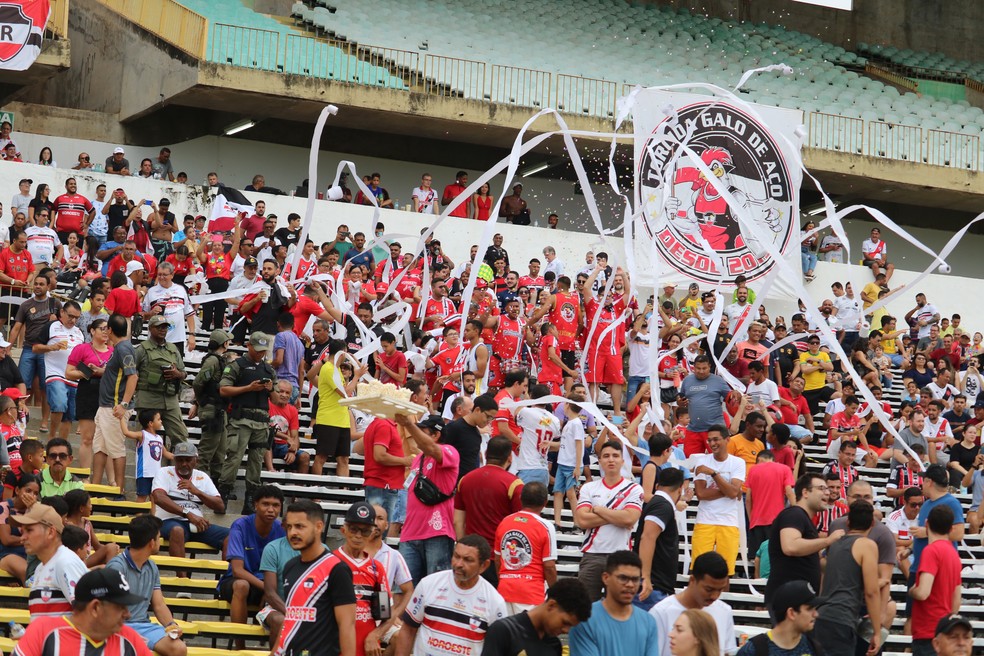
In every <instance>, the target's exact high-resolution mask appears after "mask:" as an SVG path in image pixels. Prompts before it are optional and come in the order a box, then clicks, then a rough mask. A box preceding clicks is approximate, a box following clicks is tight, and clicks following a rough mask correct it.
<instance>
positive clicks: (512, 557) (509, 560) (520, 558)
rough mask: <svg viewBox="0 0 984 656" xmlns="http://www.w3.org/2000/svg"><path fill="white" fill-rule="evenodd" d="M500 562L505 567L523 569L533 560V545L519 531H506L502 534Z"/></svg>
mask: <svg viewBox="0 0 984 656" xmlns="http://www.w3.org/2000/svg"><path fill="white" fill-rule="evenodd" d="M500 551H501V552H502V564H503V565H505V567H506V569H511V570H516V569H523V568H524V567H526V566H527V565H529V564H530V563H531V562H533V547H532V546H531V545H530V540H529V538H527V537H526V535H525V534H523V533H522V532H521V531H506V534H505V535H503V536H502V547H501V549H500Z"/></svg>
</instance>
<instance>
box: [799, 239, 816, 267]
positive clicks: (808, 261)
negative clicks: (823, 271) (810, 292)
mask: <svg viewBox="0 0 984 656" xmlns="http://www.w3.org/2000/svg"><path fill="white" fill-rule="evenodd" d="M800 259H802V260H803V273H806V272H807V271H813V270H814V269H816V268H817V254H816V253H814V252H813V251H811V250H810V249H809V248H807V247H806V246H800Z"/></svg>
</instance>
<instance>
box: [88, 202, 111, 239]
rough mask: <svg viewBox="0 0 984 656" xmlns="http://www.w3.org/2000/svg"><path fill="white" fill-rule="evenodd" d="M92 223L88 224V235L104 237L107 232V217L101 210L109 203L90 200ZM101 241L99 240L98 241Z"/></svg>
mask: <svg viewBox="0 0 984 656" xmlns="http://www.w3.org/2000/svg"><path fill="white" fill-rule="evenodd" d="M89 202H91V203H92V210H93V216H92V223H90V224H89V234H90V235H92V236H94V237H106V236H108V235H107V233H108V232H109V217H108V216H107V215H105V214H103V208H104V207H106V203H107V202H109V201H105V200H96V199H92V200H91V201H89ZM100 241H101V240H100Z"/></svg>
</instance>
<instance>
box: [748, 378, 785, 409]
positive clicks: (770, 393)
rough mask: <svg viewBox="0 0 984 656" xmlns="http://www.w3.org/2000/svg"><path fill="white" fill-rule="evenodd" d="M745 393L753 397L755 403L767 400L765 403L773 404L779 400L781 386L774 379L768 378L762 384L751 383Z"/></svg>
mask: <svg viewBox="0 0 984 656" xmlns="http://www.w3.org/2000/svg"><path fill="white" fill-rule="evenodd" d="M745 393H746V394H747V395H748V396H749V397H750V398H751V400H752V402H753V403H754V404H755V405H758V402H759V401H765V405H772V404H773V403H778V402H779V386H778V385H776V384H775V382H774V381H771V380H769V379H768V378H766V379H765V380H764V381H763V382H762V384H759V383H749V384H748V387H747V388H746V389H745Z"/></svg>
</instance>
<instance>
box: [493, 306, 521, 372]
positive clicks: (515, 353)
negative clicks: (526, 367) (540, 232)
mask: <svg viewBox="0 0 984 656" xmlns="http://www.w3.org/2000/svg"><path fill="white" fill-rule="evenodd" d="M525 333H526V320H525V319H523V318H522V317H519V318H517V319H510V318H509V317H508V316H506V315H504V314H503V315H500V316H499V325H498V327H497V328H496V331H495V336H494V337H493V338H492V353H493V356H492V357H494V358H496V359H497V360H499V361H500V362H506V361H508V360H518V359H519V358H520V356H521V355H522V353H523V344H524V343H525V341H524V339H523V335H524V334H525Z"/></svg>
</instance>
